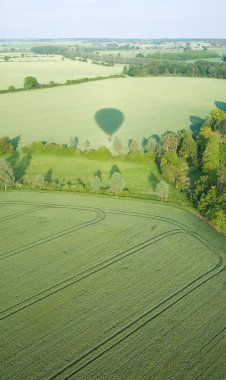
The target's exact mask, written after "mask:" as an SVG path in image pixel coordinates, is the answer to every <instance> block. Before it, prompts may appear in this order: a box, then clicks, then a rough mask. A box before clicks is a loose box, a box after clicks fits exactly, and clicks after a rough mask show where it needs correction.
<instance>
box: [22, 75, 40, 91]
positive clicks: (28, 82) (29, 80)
mask: <svg viewBox="0 0 226 380" xmlns="http://www.w3.org/2000/svg"><path fill="white" fill-rule="evenodd" d="M38 87H39V83H38V81H37V79H36V78H35V77H32V76H30V77H26V78H24V89H25V90H31V89H33V88H38Z"/></svg>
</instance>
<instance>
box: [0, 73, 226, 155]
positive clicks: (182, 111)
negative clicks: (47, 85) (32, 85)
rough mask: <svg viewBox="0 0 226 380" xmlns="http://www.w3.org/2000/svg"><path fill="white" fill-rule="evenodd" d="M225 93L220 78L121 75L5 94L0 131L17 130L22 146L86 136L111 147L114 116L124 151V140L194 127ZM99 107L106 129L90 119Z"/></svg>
mask: <svg viewBox="0 0 226 380" xmlns="http://www.w3.org/2000/svg"><path fill="white" fill-rule="evenodd" d="M95 67H96V66H95ZM49 79H50V78H49ZM225 94H226V81H225V80H219V79H206V78H205V79H204V78H203V79H197V78H122V79H110V80H105V81H97V82H91V83H85V84H83V85H75V86H67V87H58V88H52V89H45V90H35V91H28V92H23V93H13V94H4V95H0V99H1V102H0V115H1V126H0V128H1V131H0V134H1V135H2V136H3V135H5V134H6V132H7V134H8V135H9V136H10V137H12V138H13V137H16V136H18V135H19V136H20V144H21V145H25V144H28V143H31V142H32V141H34V140H44V141H48V142H57V143H68V141H69V138H70V137H72V136H77V137H78V138H79V140H80V144H82V143H83V142H84V141H85V140H87V139H88V140H89V141H90V142H91V146H92V147H99V146H100V145H106V146H108V147H112V142H111V141H109V136H110V134H109V133H108V128H109V130H111V128H112V122H113V124H114V120H115V121H116V124H114V125H113V129H114V128H115V129H114V132H115V133H113V136H114V135H116V134H117V135H118V136H119V137H120V138H121V139H122V140H123V143H124V149H125V150H126V149H127V146H128V140H129V139H134V138H135V139H138V140H139V141H141V140H142V139H143V138H144V137H149V136H150V135H152V134H157V135H159V134H162V133H164V132H165V131H167V130H170V131H177V130H180V129H182V128H189V127H190V126H191V128H192V130H193V131H194V130H197V127H198V124H200V121H202V119H201V118H204V117H206V115H207V114H208V113H209V111H210V110H211V109H212V108H214V107H216V105H215V101H218V102H225V99H226V98H225ZM109 109H110V110H111V109H113V112H110V111H109ZM99 111H103V113H105V116H104V117H103V119H104V120H103V122H104V123H105V124H106V128H105V130H104V128H101V123H100V124H99V125H98V123H97V122H96V120H95V117H96V114H97V112H99ZM119 111H120V112H119ZM119 113H120V114H123V117H122V121H123V123H121V125H118V124H117V115H118V114H119ZM81 146H82V145H81Z"/></svg>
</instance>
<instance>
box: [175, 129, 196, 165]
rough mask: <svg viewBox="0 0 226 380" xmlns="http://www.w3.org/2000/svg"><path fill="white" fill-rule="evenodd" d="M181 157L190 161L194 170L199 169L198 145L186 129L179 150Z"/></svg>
mask: <svg viewBox="0 0 226 380" xmlns="http://www.w3.org/2000/svg"><path fill="white" fill-rule="evenodd" d="M179 156H180V157H184V158H185V159H186V160H187V161H190V162H191V164H192V166H193V167H194V168H196V167H197V145H196V142H195V140H194V139H193V138H192V135H191V132H189V131H187V130H186V129H184V130H183V131H182V142H181V146H180V149H179Z"/></svg>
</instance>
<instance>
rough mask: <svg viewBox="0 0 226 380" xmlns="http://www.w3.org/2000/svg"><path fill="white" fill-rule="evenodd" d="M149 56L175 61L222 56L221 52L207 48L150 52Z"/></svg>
mask: <svg viewBox="0 0 226 380" xmlns="http://www.w3.org/2000/svg"><path fill="white" fill-rule="evenodd" d="M147 58H154V59H168V60H173V61H186V60H194V59H206V58H220V56H219V54H217V53H215V52H214V51H208V50H207V51H205V50H199V51H196V50H190V51H184V52H181V53H161V52H158V53H154V54H148V55H147Z"/></svg>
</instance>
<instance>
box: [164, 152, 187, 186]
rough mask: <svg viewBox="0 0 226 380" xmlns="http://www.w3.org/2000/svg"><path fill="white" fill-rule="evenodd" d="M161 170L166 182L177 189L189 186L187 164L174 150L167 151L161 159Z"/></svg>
mask: <svg viewBox="0 0 226 380" xmlns="http://www.w3.org/2000/svg"><path fill="white" fill-rule="evenodd" d="M160 166H161V171H162V174H163V177H164V178H165V180H166V181H167V182H168V183H171V184H172V185H174V186H175V187H176V188H177V189H178V190H185V189H187V188H188V186H189V178H188V172H189V168H188V164H187V162H186V161H185V160H184V158H182V157H178V155H177V153H176V152H167V153H165V155H164V156H163V158H162V159H161V163H160Z"/></svg>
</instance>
